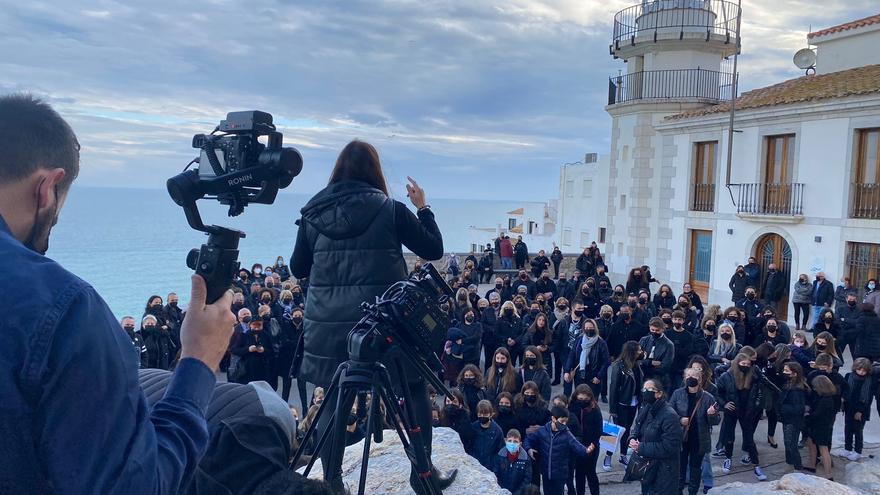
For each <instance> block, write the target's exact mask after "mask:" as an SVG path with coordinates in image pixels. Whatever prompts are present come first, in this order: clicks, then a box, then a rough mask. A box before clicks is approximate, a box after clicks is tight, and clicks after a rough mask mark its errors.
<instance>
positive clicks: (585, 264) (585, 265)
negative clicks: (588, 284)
mask: <svg viewBox="0 0 880 495" xmlns="http://www.w3.org/2000/svg"><path fill="white" fill-rule="evenodd" d="M574 266H575V268H577V270H578V271H579V272H581V277H583V278H584V279H586V278H587V277H589V276H590V275H592V274H593V272H594V271H595V267H594V266H593V259H592V257H591V256H590V249H589V248H587V249H584V252H583V253H581V254H580V255H578V257H577V260H575V264H574ZM578 282H580V283H582V282H581V281H580V280H579V281H578Z"/></svg>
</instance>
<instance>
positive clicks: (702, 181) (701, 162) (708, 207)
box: [691, 141, 718, 211]
mask: <svg viewBox="0 0 880 495" xmlns="http://www.w3.org/2000/svg"><path fill="white" fill-rule="evenodd" d="M717 150H718V141H708V142H705V143H695V145H694V175H693V177H692V182H693V184H694V194H693V199H692V201H691V210H693V211H715V162H716V157H717Z"/></svg>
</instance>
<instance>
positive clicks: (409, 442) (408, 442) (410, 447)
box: [380, 364, 442, 495]
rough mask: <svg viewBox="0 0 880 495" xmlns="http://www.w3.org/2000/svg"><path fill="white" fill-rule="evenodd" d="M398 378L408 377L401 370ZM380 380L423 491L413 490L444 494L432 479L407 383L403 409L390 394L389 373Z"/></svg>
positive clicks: (419, 491)
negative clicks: (404, 433)
mask: <svg viewBox="0 0 880 495" xmlns="http://www.w3.org/2000/svg"><path fill="white" fill-rule="evenodd" d="M398 366H399V364H398ZM398 376H401V377H405V376H406V375H405V374H403V373H402V370H400V374H399V375H398ZM380 378H381V380H382V386H383V400H384V401H385V405H386V406H387V407H388V408H389V409H391V410H392V412H393V417H394V420H395V428H396V429H397V434H398V436H400V441H401V443H402V444H403V447H404V451H405V452H406V453H407V456H408V457H409V458H410V462H411V463H412V465H413V469H414V470H415V477H416V478H417V479H418V483H419V486H420V487H421V490H418V489H417V488H416V487H415V486H413V490H415V491H416V492H417V493H427V494H434V495H442V492H441V491H440V489H439V488H437V486H436V485H435V483H434V479H433V478H432V474H431V460H430V458H429V457H428V452H427V451H426V450H425V446H424V440H423V439H422V431H421V427H420V426H419V425H418V423H417V422H415V421H413V419H414V417H413V415H412V414H411V408H412V403H411V401H410V398H409V397H408V396H409V395H411V394H410V393H409V387H408V386H407V384H405V383H404V384H401V388H402V389H403V394H404V400H403V407H401V405H400V404H399V403H397V402H396V401H394V397H393V396H392V394H391V392H390V391H391V390H393V388H392V386H391V378H390V376H389V375H388V371H387V370H385V369H384V368H383V369H382V372H381V374H380ZM401 423H402V424H403V427H404V428H406V438H404V435H403V429H402V428H401ZM412 478H413V477H412V476H411V477H410V482H411V483H412V481H413V480H412Z"/></svg>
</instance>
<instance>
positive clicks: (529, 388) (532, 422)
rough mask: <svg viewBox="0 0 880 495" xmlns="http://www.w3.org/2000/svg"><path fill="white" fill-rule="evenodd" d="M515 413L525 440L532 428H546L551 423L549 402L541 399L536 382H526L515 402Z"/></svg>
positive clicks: (520, 432) (518, 427) (518, 426)
mask: <svg viewBox="0 0 880 495" xmlns="http://www.w3.org/2000/svg"><path fill="white" fill-rule="evenodd" d="M513 411H514V414H516V420H517V429H518V430H519V434H520V435H522V436H523V438H525V436H526V434H527V433H529V429H530V428H533V427H541V426H544V425H545V424H547V422H548V421H550V410H549V409H547V402H546V401H545V400H544V398H543V397H541V391H540V390H539V389H538V386H537V385H536V384H535V382H526V383H525V385H523V386H522V391H521V392H520V393H519V394H518V395H517V396H516V398H515V399H514V401H513Z"/></svg>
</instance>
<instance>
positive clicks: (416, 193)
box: [406, 176, 425, 209]
mask: <svg viewBox="0 0 880 495" xmlns="http://www.w3.org/2000/svg"><path fill="white" fill-rule="evenodd" d="M406 180H408V181H409V184H407V185H406V195H407V197H409V200H410V201H411V202H412V204H413V206H415V207H416V209H419V208H422V207H424V206H425V190H424V189H422V188H421V187H419V183H418V182H416V181H415V179H413V178H412V177H410V176H407V177H406Z"/></svg>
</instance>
